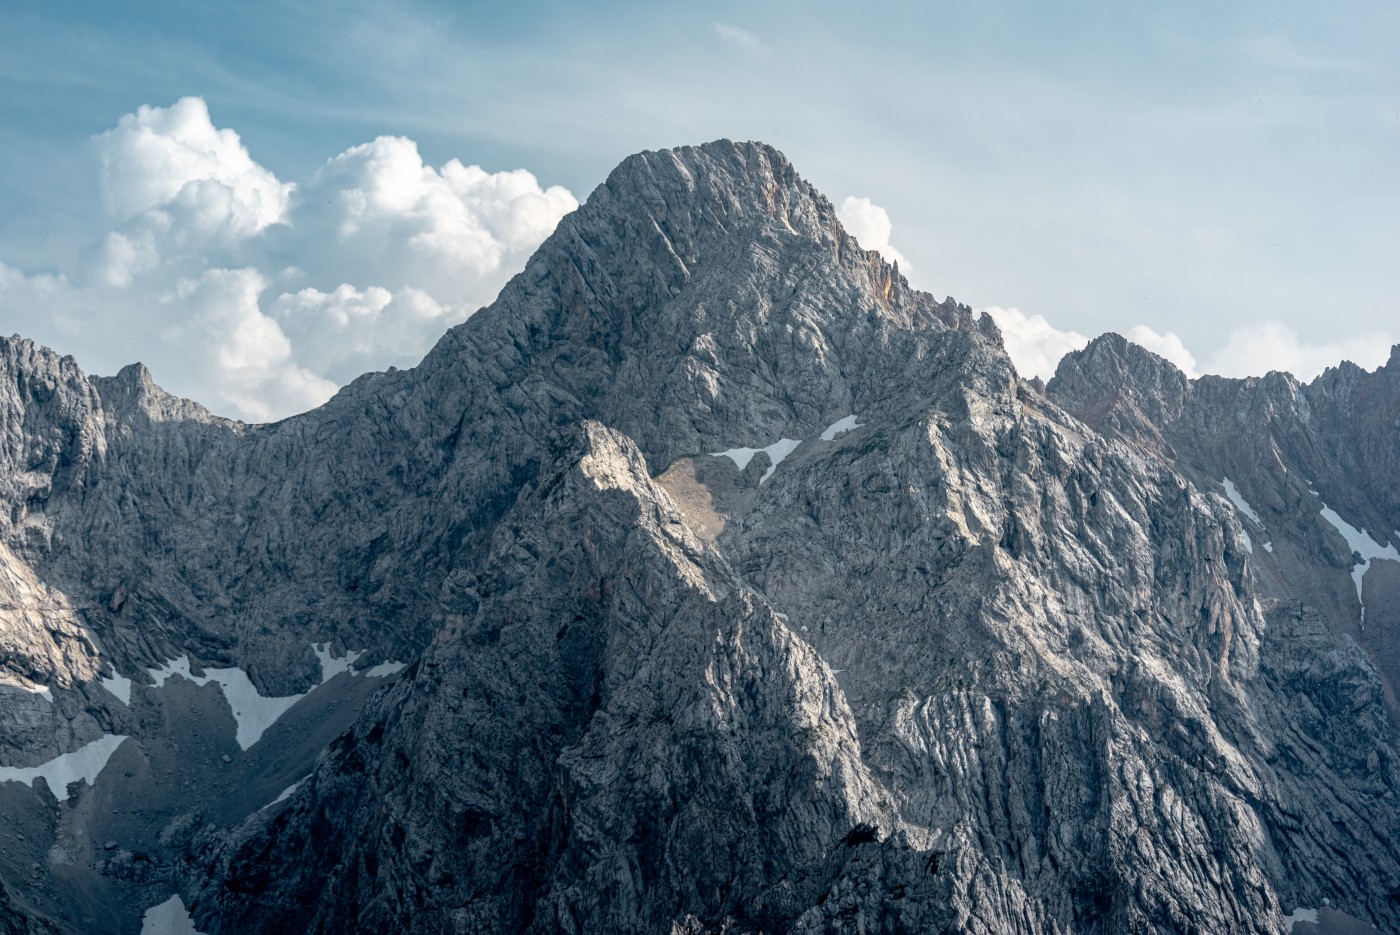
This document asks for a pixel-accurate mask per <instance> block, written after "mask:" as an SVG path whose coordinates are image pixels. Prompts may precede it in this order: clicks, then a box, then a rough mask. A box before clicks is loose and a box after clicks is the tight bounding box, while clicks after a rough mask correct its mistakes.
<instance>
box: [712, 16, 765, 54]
mask: <svg viewBox="0 0 1400 935" xmlns="http://www.w3.org/2000/svg"><path fill="white" fill-rule="evenodd" d="M715 35H717V36H719V37H720V39H721V40H723V41H724V42H725V43H726V44H728V45H732V46H733V47H734V48H736V49H741V50H743V51H745V52H762V51H763V48H764V46H763V40H762V39H760V38H758V36H756V35H754V34H753V33H751V32H749V31H748V30H747V29H741V28H739V27H738V26H730V25H729V24H727V23H715Z"/></svg>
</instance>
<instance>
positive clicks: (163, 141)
mask: <svg viewBox="0 0 1400 935" xmlns="http://www.w3.org/2000/svg"><path fill="white" fill-rule="evenodd" d="M94 143H95V145H96V147H97V151H98V154H99V156H100V157H101V160H102V174H101V186H102V202H103V206H104V207H105V208H106V210H107V212H108V213H109V214H111V215H112V216H113V217H115V218H116V219H117V220H118V221H128V220H131V219H133V218H136V217H138V216H140V215H142V214H144V213H146V212H148V211H154V212H160V213H161V214H162V215H164V216H165V217H166V218H167V219H168V223H171V224H177V225H178V224H184V225H187V226H189V227H192V228H195V229H203V230H206V231H212V230H218V229H225V230H227V231H228V232H229V233H231V234H233V235H235V236H239V237H245V236H248V235H250V234H254V233H257V232H258V231H260V230H263V229H264V228H266V227H267V226H268V225H270V224H276V223H277V222H278V221H281V220H282V218H283V216H284V214H285V213H286V210H287V205H288V202H289V201H290V199H291V195H292V192H293V191H294V190H295V188H296V186H295V185H292V184H289V183H283V182H280V181H278V179H277V177H276V176H275V175H273V174H272V173H271V172H270V171H268V170H267V169H265V168H263V167H262V166H260V165H258V164H257V163H256V162H254V161H253V157H252V156H250V155H249V154H248V150H247V149H246V148H245V147H244V146H243V141H242V140H240V139H239V137H238V134H237V133H235V132H234V131H233V130H228V129H224V130H220V129H216V128H215V127H214V123H213V121H212V120H211V119H210V117H209V108H208V107H207V106H205V103H204V101H203V100H202V99H200V98H197V97H186V98H181V99H180V100H178V101H176V102H175V103H174V104H172V105H171V106H170V107H141V108H139V109H138V110H137V111H136V113H134V114H127V115H126V116H125V117H123V118H121V120H119V121H118V122H117V125H116V127H114V128H113V129H111V130H108V131H107V132H106V133H102V134H99V135H98V136H97V137H95V138H94Z"/></svg>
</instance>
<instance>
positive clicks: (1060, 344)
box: [980, 305, 1089, 380]
mask: <svg viewBox="0 0 1400 935" xmlns="http://www.w3.org/2000/svg"><path fill="white" fill-rule="evenodd" d="M980 312H981V313H982V314H985V315H990V316H991V317H992V321H994V322H996V325H997V327H998V328H1000V329H1001V339H1002V342H1003V343H1004V344H1005V346H1006V353H1007V355H1008V356H1009V357H1010V358H1011V362H1012V363H1013V364H1015V365H1016V372H1017V373H1019V374H1020V375H1021V376H1023V377H1040V378H1041V379H1042V380H1049V379H1050V378H1051V377H1052V376H1054V375H1055V367H1056V366H1058V365H1059V363H1060V358H1061V357H1064V356H1065V355H1066V354H1068V353H1069V352H1070V351H1077V350H1080V349H1081V348H1083V347H1084V346H1085V345H1087V344H1088V343H1089V339H1088V338H1087V337H1085V336H1084V335H1082V334H1080V333H1079V332H1078V331H1061V330H1060V329H1059V328H1056V327H1055V326H1054V325H1052V324H1050V322H1049V321H1047V320H1046V319H1045V316H1044V315H1027V314H1026V313H1025V312H1023V311H1021V310H1020V309H1019V308H1000V307H998V306H995V305H993V306H991V307H990V308H984V309H980Z"/></svg>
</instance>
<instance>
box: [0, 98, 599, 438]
mask: <svg viewBox="0 0 1400 935" xmlns="http://www.w3.org/2000/svg"><path fill="white" fill-rule="evenodd" d="M94 145H95V148H96V152H97V154H98V156H99V157H100V161H101V169H100V172H101V190H102V198H103V205H104V208H105V210H106V211H107V215H108V219H109V220H108V224H109V225H110V226H108V227H107V228H106V229H101V230H96V231H93V232H92V234H91V246H90V247H89V248H88V249H87V250H86V251H85V252H84V253H83V255H82V256H81V257H78V258H74V260H73V261H72V262H69V263H67V264H66V265H65V264H64V263H62V262H59V263H55V264H53V265H54V266H56V267H57V268H58V269H60V270H61V272H59V273H56V274H41V275H28V274H26V273H25V272H23V271H21V270H19V269H16V268H14V267H12V266H7V265H5V264H4V263H3V262H0V317H3V319H4V320H5V322H6V328H7V330H15V331H18V332H19V333H21V334H24V335H25V336H27V337H32V338H34V339H35V340H38V341H40V342H42V343H45V344H48V345H50V346H52V347H53V348H54V349H55V350H58V351H60V352H61V353H70V354H73V355H74V356H76V357H77V358H78V361H79V363H81V364H82V365H83V367H84V368H85V369H87V370H88V371H89V372H92V373H113V372H115V371H116V370H118V369H119V368H120V367H122V366H123V365H125V364H127V363H130V362H132V361H135V360H141V361H144V362H145V363H146V365H147V366H148V367H149V368H150V369H151V371H152V373H153V374H154V376H155V378H156V380H157V381H158V382H160V383H161V384H162V385H163V386H165V387H166V389H169V390H171V391H172V392H175V393H179V394H181V395H184V396H189V397H191V398H194V399H196V400H198V401H200V402H202V403H204V404H205V405H207V406H209V407H210V408H212V409H213V410H214V411H216V412H219V413H221V414H224V415H233V416H237V417H241V418H245V419H250V420H257V421H262V420H268V419H275V418H281V417H284V416H286V415H290V414H292V413H294V412H298V411H301V410H304V409H307V408H309V407H311V406H314V405H317V404H319V403H321V402H323V401H325V400H326V399H327V398H329V397H330V395H331V394H332V393H334V391H335V389H336V387H337V386H339V385H341V384H343V383H346V382H348V381H349V380H351V379H353V378H354V377H356V376H358V375H359V374H360V373H362V372H364V371H366V370H371V369H382V368H384V367H386V366H389V365H391V364H392V365H396V366H411V365H412V364H415V363H417V361H418V360H419V359H420V358H421V357H422V355H423V354H424V353H425V352H426V351H427V350H428V348H429V347H431V346H432V344H433V343H434V342H435V341H436V340H437V339H438V338H439V337H440V336H441V335H442V333H443V332H444V331H445V330H446V329H447V328H448V327H450V326H451V325H453V324H456V323H458V322H460V321H463V320H465V319H466V318H467V316H468V315H470V314H471V313H472V312H473V311H475V310H476V309H477V308H479V307H481V306H482V305H485V304H488V303H489V302H490V301H492V300H493V299H494V298H495V296H496V293H497V292H498V291H499V290H500V288H501V286H502V285H504V283H505V281H506V280H507V279H508V278H509V276H510V275H511V274H513V273H514V272H515V271H516V270H518V269H520V268H522V267H523V266H524V264H525V260H526V259H527V258H528V257H529V255H530V254H531V253H532V252H533V251H534V249H535V248H536V247H537V246H538V245H539V244H540V242H541V241H543V240H544V239H545V238H546V237H547V236H549V234H550V233H551V232H553V230H554V228H555V226H556V225H557V224H558V223H559V220H560V218H562V217H563V216H564V215H565V214H566V213H568V212H569V211H572V210H573V209H575V208H576V207H577V206H578V202H577V201H576V200H575V199H574V197H573V195H572V194H570V193H569V192H568V191H567V190H566V189H563V188H560V187H557V186H556V187H551V188H543V187H542V186H540V184H539V182H538V181H537V180H536V178H535V177H534V176H533V175H531V174H530V173H529V172H526V171H524V170H515V171H507V172H496V173H491V172H487V171H485V170H483V169H481V168H480V167H478V166H467V165H464V164H462V163H461V162H459V161H458V160H455V159H454V160H451V161H449V162H448V163H446V164H445V165H443V166H442V167H441V168H437V169H434V168H433V167H431V166H427V165H425V164H424V163H423V161H422V159H421V157H420V156H419V154H418V148H417V145H416V144H415V143H414V142H413V141H412V140H408V139H404V138H402V137H380V138H379V139H377V140H374V141H373V142H370V143H366V144H364V145H363V146H356V147H353V148H351V149H348V150H346V151H345V152H343V153H341V154H340V155H339V156H336V157H335V158H333V159H331V160H329V161H328V162H327V163H326V164H325V166H323V167H322V169H321V170H320V171H319V172H317V173H316V175H315V176H314V177H313V178H312V179H311V180H309V181H308V182H307V183H306V184H304V185H301V186H298V185H295V184H293V183H291V182H283V181H281V180H279V179H278V178H277V177H276V176H275V175H274V174H273V173H272V172H271V171H269V170H268V169H266V168H264V167H263V166H261V165H259V164H258V163H257V162H255V161H254V160H253V158H252V156H251V155H250V154H249V152H248V150H247V149H246V148H245V147H244V145H243V143H242V141H241V140H240V139H239V136H238V134H237V133H235V132H234V131H232V130H229V129H218V128H216V127H215V126H214V124H213V122H212V120H211V119H210V115H209V111H208V108H207V107H206V106H205V104H204V102H203V101H202V100H200V99H199V98H184V99H182V100H180V101H178V102H176V103H175V104H174V105H172V106H170V107H167V108H160V107H142V108H140V109H139V110H138V111H137V112H136V113H135V114H129V115H127V116H125V117H123V118H122V119H121V120H120V121H119V122H118V124H117V126H116V127H115V128H114V129H112V130H110V131H108V132H106V133H103V134H100V135H99V136H97V137H95V138H94ZM289 263H291V264H295V265H288V264H289Z"/></svg>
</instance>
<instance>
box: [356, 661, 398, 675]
mask: <svg viewBox="0 0 1400 935" xmlns="http://www.w3.org/2000/svg"><path fill="white" fill-rule="evenodd" d="M406 668H408V663H406V662H393V661H390V662H381V663H380V664H379V665H377V666H374V667H373V668H369V669H366V670H365V671H363V672H356V673H355V674H356V675H363V676H364V677H365V678H367V679H382V678H385V677H386V676H390V675H393V674H394V673H395V672H402V671H403V670H404V669H406Z"/></svg>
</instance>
